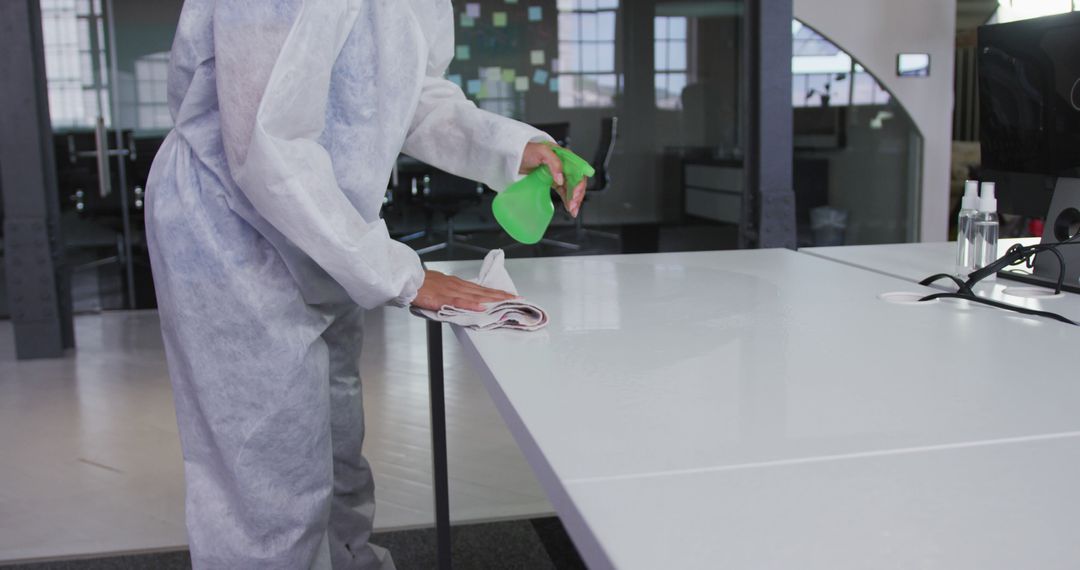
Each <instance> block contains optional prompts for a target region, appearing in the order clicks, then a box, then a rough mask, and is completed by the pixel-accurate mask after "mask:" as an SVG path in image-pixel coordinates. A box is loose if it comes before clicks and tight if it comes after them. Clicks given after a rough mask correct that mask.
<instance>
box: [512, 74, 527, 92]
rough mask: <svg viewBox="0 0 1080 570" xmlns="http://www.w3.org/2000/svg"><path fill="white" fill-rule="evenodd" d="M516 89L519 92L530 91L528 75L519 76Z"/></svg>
mask: <svg viewBox="0 0 1080 570" xmlns="http://www.w3.org/2000/svg"><path fill="white" fill-rule="evenodd" d="M514 89H516V90H517V91H519V92H525V91H528V90H529V78H528V77H518V78H517V80H516V81H515V82H514Z"/></svg>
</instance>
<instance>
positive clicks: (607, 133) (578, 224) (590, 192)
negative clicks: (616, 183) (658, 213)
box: [551, 117, 619, 249]
mask: <svg viewBox="0 0 1080 570" xmlns="http://www.w3.org/2000/svg"><path fill="white" fill-rule="evenodd" d="M618 138H619V118H618V117H605V118H604V119H602V120H601V121H600V142H599V144H598V145H597V147H596V154H595V155H593V160H592V166H593V168H595V169H596V174H594V175H593V177H592V178H591V179H589V186H588V188H587V191H586V193H585V201H586V202H587V201H588V200H589V198H590V197H592V196H595V195H596V194H597V193H599V192H603V191H605V190H607V189H608V187H609V186H611V157H612V156H613V155H614V154H615V141H616V140H617V139H618ZM587 211H588V208H584V207H583V208H582V209H581V211H580V212H578V217H577V218H576V219H575V220H574V233H573V235H572V236H567V235H563V236H559V237H557V238H556V239H554V240H551V241H554V242H559V243H567V242H566V241H560V240H568V239H572V240H574V242H573V245H576V246H577V247H578V248H579V249H580V247H581V244H582V243H584V242H586V241H588V239H589V237H600V238H607V239H619V236H618V235H617V234H613V233H610V232H602V231H599V230H591V229H589V228H587V227H585V212H587Z"/></svg>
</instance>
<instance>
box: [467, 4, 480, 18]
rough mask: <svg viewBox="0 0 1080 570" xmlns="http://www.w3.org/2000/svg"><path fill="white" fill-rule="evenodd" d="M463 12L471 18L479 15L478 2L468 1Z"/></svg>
mask: <svg viewBox="0 0 1080 570" xmlns="http://www.w3.org/2000/svg"><path fill="white" fill-rule="evenodd" d="M465 14H466V15H467V16H468V17H470V18H472V19H474V20H475V19H477V18H479V17H480V4H479V3H477V2H470V3H468V4H466V5H465Z"/></svg>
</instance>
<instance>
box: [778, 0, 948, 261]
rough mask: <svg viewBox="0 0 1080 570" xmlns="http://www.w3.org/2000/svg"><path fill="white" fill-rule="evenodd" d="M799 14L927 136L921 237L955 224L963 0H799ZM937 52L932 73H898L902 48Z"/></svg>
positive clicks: (934, 237) (941, 237) (940, 237)
mask: <svg viewBox="0 0 1080 570" xmlns="http://www.w3.org/2000/svg"><path fill="white" fill-rule="evenodd" d="M794 8H795V17H796V18H798V19H799V20H801V21H802V22H804V23H806V24H807V25H809V26H810V27H812V28H814V29H815V30H817V31H818V32H819V33H821V34H822V35H824V36H825V37H827V38H828V39H829V40H830V41H832V42H833V43H835V44H836V45H837V46H839V47H840V48H842V49H843V50H845V51H847V52H848V53H850V54H851V55H852V56H853V57H854V58H855V59H856V60H858V61H859V63H861V64H862V65H863V66H864V67H866V69H867V70H869V71H870V72H871V73H873V74H874V76H875V77H877V79H878V81H879V82H880V83H881V84H882V85H883V86H885V88H886V89H888V90H889V91H890V92H891V93H892V94H893V95H894V96H895V97H896V98H897V100H898V101H899V102H900V104H901V105H902V106H903V107H904V108H905V109H906V110H907V112H908V114H909V115H911V119H912V121H913V122H914V123H915V126H916V128H918V129H919V132H920V134H922V136H923V160H922V194H921V196H920V204H919V212H920V216H919V220H918V224H919V238H920V239H921V240H922V241H945V240H946V239H947V233H948V227H949V220H948V218H949V173H950V166H949V165H950V161H951V153H952V151H951V149H952V113H953V59H954V53H955V51H954V50H955V38H956V0H794ZM902 52H913V53H929V54H930V58H931V72H930V77H928V78H901V77H897V76H896V55H897V54H898V53H902Z"/></svg>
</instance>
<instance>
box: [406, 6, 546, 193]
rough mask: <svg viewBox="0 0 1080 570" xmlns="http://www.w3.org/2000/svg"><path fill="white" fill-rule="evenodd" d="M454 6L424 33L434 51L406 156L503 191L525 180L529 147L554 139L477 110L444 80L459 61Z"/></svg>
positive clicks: (446, 10) (430, 51)
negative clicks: (452, 64) (523, 167)
mask: <svg viewBox="0 0 1080 570" xmlns="http://www.w3.org/2000/svg"><path fill="white" fill-rule="evenodd" d="M449 5H450V2H449V1H447V2H446V5H445V6H444V9H443V13H442V14H441V17H437V18H436V20H437V21H436V22H434V23H432V24H431V25H430V26H428V29H427V30H425V33H426V35H427V40H428V46H429V52H428V62H427V70H426V76H425V78H424V86H423V91H422V93H421V95H420V103H419V105H418V106H417V109H416V113H415V114H414V116H413V122H412V127H411V128H410V129H409V134H408V137H407V138H406V139H405V148H404V149H403V151H404V152H405V154H407V155H409V156H412V157H414V158H416V159H418V160H421V161H423V162H426V163H428V164H430V165H432V166H435V167H436V168H439V169H442V170H445V171H446V172H449V173H451V174H455V175H457V176H461V177H463V178H468V179H470V180H477V181H480V182H483V183H484V184H487V185H488V186H489V187H491V188H492V189H494V190H495V191H497V192H501V191H503V190H505V189H506V188H507V187H508V186H510V185H511V184H513V183H514V182H517V181H518V180H520V179H521V178H522V175H521V174H519V170H520V168H521V159H522V155H523V154H524V153H525V145H526V144H527V143H530V142H554V140H553V139H552V138H551V137H550V136H548V135H547V134H546V133H544V132H543V131H540V130H539V129H536V128H534V127H531V126H529V125H526V124H524V123H521V122H518V121H515V120H513V119H509V118H506V117H503V116H500V115H497V114H495V113H490V112H488V111H484V110H482V109H478V108H477V107H476V105H475V104H473V102H472V101H470V100H469V99H467V98H466V97H465V94H464V93H463V92H462V91H461V88H460V87H458V86H457V85H456V84H454V83H453V82H451V81H448V80H447V79H445V75H446V70H447V68H449V66H450V62H451V61H452V60H453V58H454V20H453V14H452V12H450V11H449V8H448V7H449Z"/></svg>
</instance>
